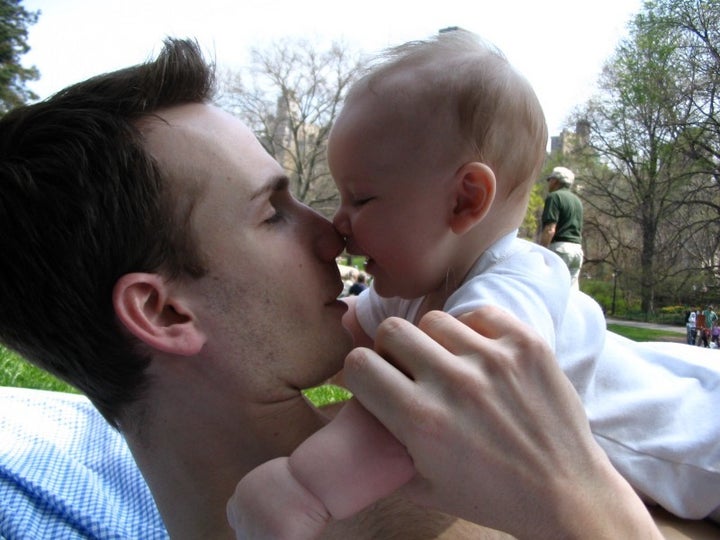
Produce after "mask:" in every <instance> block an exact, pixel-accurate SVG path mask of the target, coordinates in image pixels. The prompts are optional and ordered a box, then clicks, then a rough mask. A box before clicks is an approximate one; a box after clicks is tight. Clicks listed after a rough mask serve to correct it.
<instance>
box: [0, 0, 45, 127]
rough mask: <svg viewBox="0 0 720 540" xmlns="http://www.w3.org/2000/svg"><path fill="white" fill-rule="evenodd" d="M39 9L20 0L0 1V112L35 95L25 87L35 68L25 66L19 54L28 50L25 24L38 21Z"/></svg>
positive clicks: (3, 112) (33, 97)
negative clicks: (26, 7) (21, 3)
mask: <svg viewBox="0 0 720 540" xmlns="http://www.w3.org/2000/svg"><path fill="white" fill-rule="evenodd" d="M39 15H40V12H39V11H35V12H32V11H27V10H26V9H25V8H24V7H22V6H21V5H20V0H0V115H2V114H5V113H6V112H7V111H9V110H10V109H12V108H14V107H17V106H18V105H22V104H23V103H25V102H26V101H28V100H31V99H37V96H36V95H35V94H34V93H33V92H31V91H30V90H29V89H28V88H26V87H25V83H26V82H28V81H33V80H36V79H37V78H38V77H39V76H40V74H39V72H38V70H37V68H35V67H34V66H33V67H30V68H26V67H23V66H22V65H21V64H20V57H21V56H22V55H24V54H25V53H27V52H28V51H29V50H30V47H29V46H28V44H27V38H28V27H29V26H30V25H33V24H35V23H36V22H37V20H38V16H39Z"/></svg>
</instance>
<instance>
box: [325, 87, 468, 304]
mask: <svg viewBox="0 0 720 540" xmlns="http://www.w3.org/2000/svg"><path fill="white" fill-rule="evenodd" d="M379 101H380V100H378V99H375V98H374V97H368V98H365V97H363V96H360V97H356V98H355V99H354V100H353V101H352V102H350V103H349V104H348V105H346V106H345V109H344V110H343V112H342V113H341V115H340V117H339V118H338V120H337V122H336V123H335V126H334V127H333V131H332V133H331V136H330V141H329V145H328V162H329V165H330V171H331V172H332V175H333V178H334V180H335V184H336V185H337V187H338V190H339V191H340V197H341V204H340V208H339V209H338V211H337V213H336V214H335V218H334V220H333V222H334V224H335V226H336V228H337V229H338V230H339V231H340V233H341V234H342V235H343V236H345V237H347V246H348V247H347V249H348V251H349V252H350V253H353V254H357V255H364V256H366V257H367V258H368V263H367V267H366V270H367V272H368V273H370V274H372V275H373V277H374V287H375V289H376V290H377V291H378V293H379V294H381V295H382V296H401V297H404V298H414V297H417V296H422V295H424V294H428V293H429V292H431V291H433V290H435V289H436V288H437V287H440V286H441V285H442V282H443V280H444V277H445V274H446V271H447V268H448V259H449V256H450V251H449V248H448V241H449V238H450V237H451V236H452V232H451V230H450V227H449V217H450V214H451V213H452V209H453V207H454V191H453V189H452V179H453V177H454V173H455V172H456V165H455V164H450V163H447V161H448V160H447V159H445V157H446V156H444V152H442V151H441V148H438V147H439V146H440V145H439V144H438V143H437V142H436V141H442V140H443V137H442V136H440V134H439V133H438V131H437V129H433V126H428V125H422V121H421V120H420V118H419V117H420V116H422V115H416V117H415V118H407V117H403V116H402V115H399V114H397V112H396V110H394V107H393V106H392V105H390V104H383V103H380V102H379Z"/></svg>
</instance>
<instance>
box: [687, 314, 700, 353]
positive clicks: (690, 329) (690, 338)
mask: <svg viewBox="0 0 720 540" xmlns="http://www.w3.org/2000/svg"><path fill="white" fill-rule="evenodd" d="M696 320H697V312H696V311H695V310H693V311H691V312H690V314H689V315H688V318H687V322H686V323H685V327H686V328H687V343H688V345H695V332H696V327H695V321H696Z"/></svg>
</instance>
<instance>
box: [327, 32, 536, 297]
mask: <svg viewBox="0 0 720 540" xmlns="http://www.w3.org/2000/svg"><path fill="white" fill-rule="evenodd" d="M546 142H547V128H546V125H545V118H544V115H543V112H542V108H541V107H540V104H539V102H538V99H537V97H536V96H535V93H534V92H533V90H532V88H531V87H530V85H529V84H528V82H527V81H526V80H525V79H524V78H523V77H522V76H521V75H519V74H518V73H517V72H516V71H515V70H514V69H513V68H512V66H511V65H510V64H509V62H508V61H507V60H506V58H505V57H504V56H503V55H502V53H500V52H499V51H498V50H497V49H495V48H494V47H492V46H490V45H488V44H487V43H485V42H483V41H482V40H480V39H479V38H478V37H477V36H475V35H474V34H472V33H470V32H466V31H463V30H457V31H452V32H447V33H442V34H440V35H438V36H436V37H434V38H432V39H429V40H426V41H417V42H410V43H406V44H404V45H401V46H399V47H396V48H393V49H390V50H389V51H387V52H386V53H385V54H384V55H383V56H382V57H381V58H379V59H378V61H377V62H376V63H375V64H374V65H371V66H370V69H369V71H368V72H367V73H366V74H364V76H363V77H362V78H361V79H359V80H358V82H356V83H355V84H354V85H353V86H352V88H351V89H350V91H349V93H348V96H347V98H346V100H345V104H344V106H343V109H342V111H341V113H340V115H339V116H338V118H337V120H336V122H335V125H334V126H333V129H332V132H331V135H330V140H329V145H328V162H329V165H330V170H331V172H332V174H333V178H334V180H335V182H336V184H337V186H338V189H339V190H340V194H341V199H342V200H341V208H340V210H339V211H338V213H337V214H336V216H335V224H336V227H337V228H338V230H339V231H340V232H341V233H342V234H343V235H345V236H347V237H348V250H349V251H350V252H351V253H357V254H362V255H366V256H368V258H369V259H370V264H369V266H368V271H369V272H370V273H372V274H374V276H375V283H376V288H377V289H378V291H379V292H381V294H383V293H384V292H386V293H387V294H388V295H397V296H403V297H410V296H412V295H413V294H415V293H418V292H423V291H424V290H426V289H429V288H431V287H432V286H434V285H433V283H435V282H436V281H437V276H439V275H447V274H449V273H451V272H456V273H457V272H462V271H464V270H467V268H466V267H467V264H468V261H467V260H463V261H459V258H460V256H458V255H457V254H458V253H460V252H463V253H469V252H470V253H472V252H475V253H476V255H475V256H477V255H479V253H477V251H478V250H484V249H485V248H487V247H488V246H489V245H490V243H492V242H493V241H494V240H495V239H496V238H497V237H498V236H497V235H499V234H500V233H503V234H504V233H506V232H509V231H510V230H511V229H513V228H517V227H518V226H519V224H520V222H521V221H522V218H523V216H524V214H525V209H526V206H527V200H528V197H529V192H530V189H531V187H532V185H533V183H534V181H535V178H536V177H537V175H538V173H539V170H540V167H541V166H542V163H543V160H544V157H545V147H546ZM467 165H471V167H470V169H469V170H466V166H467ZM466 173H468V174H466ZM464 178H469V179H471V181H469V182H468V181H465V180H463V179H464ZM465 186H467V188H468V190H467V192H466V193H463V192H462V190H463V189H465ZM470 199H474V200H473V202H472V204H473V205H475V207H474V208H470V203H468V208H469V209H470V210H472V211H473V212H474V213H472V215H470V214H471V213H470V212H465V213H464V215H465V216H470V217H468V219H465V218H464V217H463V216H460V219H456V218H458V213H457V210H458V208H460V210H462V208H463V204H464V203H463V201H469V200H470ZM368 202H370V203H371V204H369V205H368V204H366V203H368ZM476 202H477V204H475V203H476ZM480 221H483V226H482V227H476V226H475V225H477V224H478V223H479V222H480ZM471 229H472V235H466V234H465V233H466V232H467V231H468V230H471ZM461 236H462V237H463V238H462V242H464V245H460V243H459V242H460V240H459V239H458V238H459V237H461ZM463 257H464V258H467V257H469V256H463ZM398 260H403V261H407V262H408V265H412V267H411V268H412V269H411V270H407V272H410V271H412V272H413V280H412V281H413V283H416V284H417V283H420V281H421V279H420V277H419V276H417V274H418V272H420V271H421V270H422V269H424V268H426V267H428V268H427V272H426V274H427V276H426V279H425V280H424V281H425V283H426V286H425V287H421V286H419V285H418V286H417V287H412V289H413V290H412V291H410V290H409V285H407V283H404V282H403V277H402V276H403V271H402V270H403V269H401V268H400V265H399V264H397V263H396V262H395V261H398ZM430 260H432V261H434V263H433V264H430V263H428V262H427V261H430ZM429 266H434V267H433V268H429ZM373 269H374V270H373ZM386 271H387V272H386ZM384 272H386V273H387V274H388V277H387V278H386V279H383V276H382V274H383V273H384ZM407 272H406V273H405V276H407ZM391 274H393V275H391ZM407 281H408V280H407V279H405V282H407ZM385 283H392V284H393V285H392V286H387V287H384V285H383V284H385ZM381 289H384V291H381ZM405 289H408V290H405Z"/></svg>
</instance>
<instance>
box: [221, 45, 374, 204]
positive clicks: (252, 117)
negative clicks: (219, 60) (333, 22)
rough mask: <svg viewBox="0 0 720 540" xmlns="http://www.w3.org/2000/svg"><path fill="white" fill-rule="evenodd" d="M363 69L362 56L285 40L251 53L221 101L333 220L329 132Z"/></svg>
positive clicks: (297, 190) (301, 195)
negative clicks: (248, 127) (355, 78)
mask: <svg viewBox="0 0 720 540" xmlns="http://www.w3.org/2000/svg"><path fill="white" fill-rule="evenodd" d="M359 67H360V55H359V54H358V53H355V52H351V51H349V50H348V49H347V48H346V47H345V46H344V45H342V44H339V43H333V44H332V45H331V46H330V48H329V49H327V50H319V49H318V48H317V46H316V45H314V44H312V43H310V42H309V41H307V40H289V39H285V40H281V41H279V42H276V43H275V44H273V45H272V46H270V47H269V48H267V49H253V50H252V51H251V66H250V67H249V68H248V69H245V70H243V71H241V72H238V73H230V74H228V75H227V76H226V77H225V84H224V88H223V90H222V97H221V101H222V103H223V105H224V106H225V107H227V108H228V109H229V110H231V111H233V112H234V113H235V114H237V115H238V116H239V117H241V118H242V119H243V120H244V121H245V122H246V123H247V124H248V125H249V126H250V128H251V129H253V130H254V132H255V134H256V135H257V136H258V138H259V139H260V142H261V143H262V144H263V146H264V147H265V148H266V150H267V151H268V152H269V153H270V155H272V156H273V157H274V158H275V159H277V160H278V162H279V163H280V164H281V165H282V166H283V167H284V168H285V170H286V171H287V173H288V176H289V178H290V183H291V187H292V191H293V193H294V194H295V196H296V197H297V198H298V199H299V200H300V201H302V202H304V203H306V204H308V205H309V206H311V207H313V208H315V209H316V210H317V211H319V212H320V213H322V214H324V215H326V216H328V217H329V216H330V215H332V213H333V212H334V211H335V208H336V207H337V202H338V195H337V190H336V189H335V186H334V184H333V182H332V179H331V177H330V173H329V170H328V167H327V160H326V148H327V139H328V135H329V133H330V128H331V126H332V124H333V121H334V120H335V117H336V116H337V114H338V112H339V108H340V105H341V103H342V101H343V98H344V96H345V93H346V91H347V89H348V87H349V85H350V83H351V82H352V81H353V78H354V77H355V75H356V73H357V72H358V69H359Z"/></svg>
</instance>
